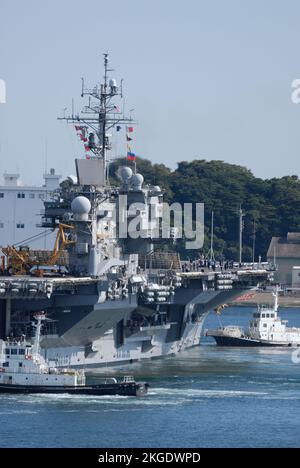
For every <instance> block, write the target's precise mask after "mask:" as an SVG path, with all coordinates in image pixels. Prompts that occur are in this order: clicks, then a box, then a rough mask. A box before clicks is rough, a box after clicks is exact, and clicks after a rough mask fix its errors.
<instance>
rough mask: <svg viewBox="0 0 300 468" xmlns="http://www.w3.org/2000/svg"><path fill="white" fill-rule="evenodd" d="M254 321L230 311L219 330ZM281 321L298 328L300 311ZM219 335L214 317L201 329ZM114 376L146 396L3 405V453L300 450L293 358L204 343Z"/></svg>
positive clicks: (29, 399)
mask: <svg viewBox="0 0 300 468" xmlns="http://www.w3.org/2000/svg"><path fill="white" fill-rule="evenodd" d="M251 313H252V311H251V310H250V309H246V308H245V309H227V310H226V311H225V312H224V313H223V315H222V318H221V320H222V324H224V325H227V324H240V325H243V324H247V322H248V320H249V319H250V316H251ZM281 315H282V317H283V318H287V319H288V320H289V323H290V325H296V326H299V327H300V310H299V309H289V310H285V311H282V314H281ZM216 326H218V318H217V316H216V315H214V314H211V315H210V316H209V317H208V318H207V320H206V324H205V327H206V328H211V327H216ZM101 372H104V371H101ZM112 372H113V373H114V374H116V373H117V374H123V373H126V372H127V373H128V372H129V373H134V374H135V376H136V377H137V378H139V379H142V380H143V379H145V380H147V381H148V382H149V383H150V384H151V388H150V392H149V394H148V395H147V396H146V397H145V398H140V399H138V398H127V397H86V396H82V397H80V396H78V397H70V396H67V395H63V396H58V395H57V396H46V395H45V396H43V395H37V396H18V397H16V396H1V398H0V421H1V424H0V447H99V448H102V447H104V448H105V447H168V448H171V447H299V446H300V417H299V415H300V364H298V365H297V364H293V362H292V360H291V351H290V350H284V349H262V348H261V349H259V348H256V349H254V348H253V349H251V348H249V349H246V348H244V349H235V348H217V347H216V346H215V345H214V342H213V341H212V340H211V339H208V338H204V339H203V343H202V346H201V347H197V348H194V349H191V350H188V351H184V352H182V353H181V354H180V355H179V356H177V357H169V358H164V359H159V360H155V361H152V362H146V363H137V364H133V365H131V366H128V367H124V368H123V369H114V370H113V371H111V370H106V371H105V373H106V374H111V373H112ZM91 379H92V380H93V381H94V382H96V381H97V376H93V377H92V378H91Z"/></svg>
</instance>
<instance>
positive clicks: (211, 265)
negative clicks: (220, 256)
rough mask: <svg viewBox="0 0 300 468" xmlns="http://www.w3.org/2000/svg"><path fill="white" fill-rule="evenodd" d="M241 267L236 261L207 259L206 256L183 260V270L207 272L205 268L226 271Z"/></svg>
mask: <svg viewBox="0 0 300 468" xmlns="http://www.w3.org/2000/svg"><path fill="white" fill-rule="evenodd" d="M237 267H241V265H239V264H238V263H236V262H233V261H228V260H226V261H224V260H218V261H216V260H213V259H207V258H204V257H201V258H198V259H196V260H187V261H184V262H182V264H181V268H182V271H183V272H191V271H201V272H203V273H204V272H205V270H211V271H216V270H218V271H221V272H223V271H226V270H232V269H233V268H237Z"/></svg>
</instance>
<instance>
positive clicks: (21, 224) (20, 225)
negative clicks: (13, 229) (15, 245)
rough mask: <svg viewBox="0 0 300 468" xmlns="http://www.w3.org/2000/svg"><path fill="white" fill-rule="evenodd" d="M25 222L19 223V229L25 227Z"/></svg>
mask: <svg viewBox="0 0 300 468" xmlns="http://www.w3.org/2000/svg"><path fill="white" fill-rule="evenodd" d="M24 227H25V224H23V223H17V229H24Z"/></svg>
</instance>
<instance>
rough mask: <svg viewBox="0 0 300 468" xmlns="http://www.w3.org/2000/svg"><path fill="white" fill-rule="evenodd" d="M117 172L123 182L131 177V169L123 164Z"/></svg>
mask: <svg viewBox="0 0 300 468" xmlns="http://www.w3.org/2000/svg"><path fill="white" fill-rule="evenodd" d="M119 174H120V177H121V179H122V180H123V182H128V180H129V179H131V177H132V169H131V168H130V167H127V166H123V167H121V168H120V169H119Z"/></svg>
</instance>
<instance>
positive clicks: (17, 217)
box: [0, 169, 61, 250]
mask: <svg viewBox="0 0 300 468" xmlns="http://www.w3.org/2000/svg"><path fill="white" fill-rule="evenodd" d="M43 177H44V180H45V183H44V185H42V186H29V185H24V184H23V183H22V182H21V180H20V174H17V173H15V174H12V173H7V172H6V173H4V174H3V178H4V184H3V185H2V184H1V185H0V248H1V247H6V246H7V245H16V244H19V245H21V244H22V245H28V246H29V247H30V248H32V249H41V250H49V249H50V250H51V249H52V248H53V245H54V241H55V233H54V232H51V231H50V230H45V229H43V228H41V227H39V226H40V224H41V214H42V212H43V210H44V201H45V200H47V199H49V197H50V195H51V194H52V193H53V191H54V190H55V189H57V188H58V187H59V182H60V179H61V176H60V175H58V174H56V173H55V170H54V169H50V172H49V173H47V174H44V176H43ZM34 236H36V237H34Z"/></svg>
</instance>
